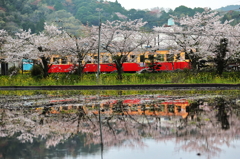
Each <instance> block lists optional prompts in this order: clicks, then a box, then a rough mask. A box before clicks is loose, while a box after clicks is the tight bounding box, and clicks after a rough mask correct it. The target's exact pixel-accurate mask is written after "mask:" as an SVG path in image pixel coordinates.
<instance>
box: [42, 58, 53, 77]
mask: <svg viewBox="0 0 240 159" xmlns="http://www.w3.org/2000/svg"><path fill="white" fill-rule="evenodd" d="M41 60H42V64H43V65H42V70H43V78H46V77H48V70H49V68H50V67H51V66H48V60H49V59H48V58H46V57H44V56H43V57H41Z"/></svg>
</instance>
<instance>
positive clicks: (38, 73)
mask: <svg viewBox="0 0 240 159" xmlns="http://www.w3.org/2000/svg"><path fill="white" fill-rule="evenodd" d="M30 72H31V76H32V77H35V78H42V77H43V69H42V68H41V66H39V65H33V67H32V69H31V71H30Z"/></svg>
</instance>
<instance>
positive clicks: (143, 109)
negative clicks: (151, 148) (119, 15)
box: [50, 96, 190, 118]
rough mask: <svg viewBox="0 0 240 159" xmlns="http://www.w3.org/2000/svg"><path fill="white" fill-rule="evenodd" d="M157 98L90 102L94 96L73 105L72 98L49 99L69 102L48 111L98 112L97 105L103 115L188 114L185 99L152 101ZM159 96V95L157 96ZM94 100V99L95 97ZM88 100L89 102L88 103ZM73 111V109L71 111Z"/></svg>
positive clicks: (166, 115)
mask: <svg viewBox="0 0 240 159" xmlns="http://www.w3.org/2000/svg"><path fill="white" fill-rule="evenodd" d="M156 98H158V96H155V97H154V99H153V98H151V97H150V98H149V97H147V98H133V99H132V98H126V99H123V100H122V99H104V100H99V101H98V102H96V103H91V102H90V101H94V99H95V98H89V99H86V102H87V103H85V104H82V105H81V106H79V105H78V106H74V104H72V103H71V101H72V102H74V99H61V100H51V101H50V103H52V104H56V105H57V104H59V103H68V102H69V103H70V104H66V105H65V106H63V104H61V106H60V107H56V106H54V107H52V108H51V109H50V113H56V114H59V113H60V112H61V111H63V110H74V109H75V110H80V109H79V108H80V107H81V108H82V109H81V110H82V111H84V113H85V114H88V115H90V114H98V113H99V106H100V108H101V110H102V111H101V114H105V115H112V114H115V115H133V116H141V115H147V116H162V117H171V116H178V117H182V118H186V117H187V116H188V112H187V107H188V106H189V105H190V103H189V102H188V101H187V100H186V99H175V100H167V101H154V100H156ZM159 98H161V97H159ZM95 100H96V99H95ZM88 102H89V103H88ZM71 112H73V111H71Z"/></svg>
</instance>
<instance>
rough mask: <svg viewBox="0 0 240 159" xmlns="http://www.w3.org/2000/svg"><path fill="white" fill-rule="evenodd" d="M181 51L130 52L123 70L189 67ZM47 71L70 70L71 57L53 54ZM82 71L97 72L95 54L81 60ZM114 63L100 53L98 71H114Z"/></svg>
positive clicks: (162, 69)
mask: <svg viewBox="0 0 240 159" xmlns="http://www.w3.org/2000/svg"><path fill="white" fill-rule="evenodd" d="M188 61H189V60H188V59H187V58H186V57H185V54H184V53H183V52H181V53H179V54H177V55H176V54H175V55H173V54H169V51H168V50H157V51H156V52H147V53H144V54H143V53H142V54H140V55H137V54H134V53H131V54H129V55H128V56H126V57H125V60H124V63H123V71H124V72H140V71H143V70H146V71H152V70H154V71H157V72H158V71H171V70H178V69H181V70H182V69H185V68H186V69H189V68H190V63H189V62H188ZM50 63H53V64H52V65H50V68H49V73H57V72H70V71H72V70H74V68H75V65H74V64H72V62H71V57H69V56H68V57H61V56H59V55H55V56H52V57H51V60H50ZM83 63H84V70H83V72H88V73H91V72H97V55H92V56H90V55H89V56H86V57H85V58H84V60H83ZM116 70H117V69H116V65H115V64H114V62H113V60H112V59H111V55H110V54H109V53H101V54H100V72H114V71H116Z"/></svg>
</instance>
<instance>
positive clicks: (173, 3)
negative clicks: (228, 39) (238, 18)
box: [107, 0, 240, 10]
mask: <svg viewBox="0 0 240 159" xmlns="http://www.w3.org/2000/svg"><path fill="white" fill-rule="evenodd" d="M107 1H111V2H115V1H116V0H107ZM117 1H118V3H120V4H121V5H122V7H124V8H125V9H128V10H129V9H132V8H133V9H141V10H143V9H151V8H155V7H159V8H162V7H163V8H170V9H173V10H174V9H175V8H176V7H179V6H181V5H184V6H186V7H188V8H192V9H193V8H195V7H201V8H205V7H208V8H211V9H218V8H221V7H225V6H228V5H240V0H198V1H196V0H117ZM236 9H238V8H236Z"/></svg>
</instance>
